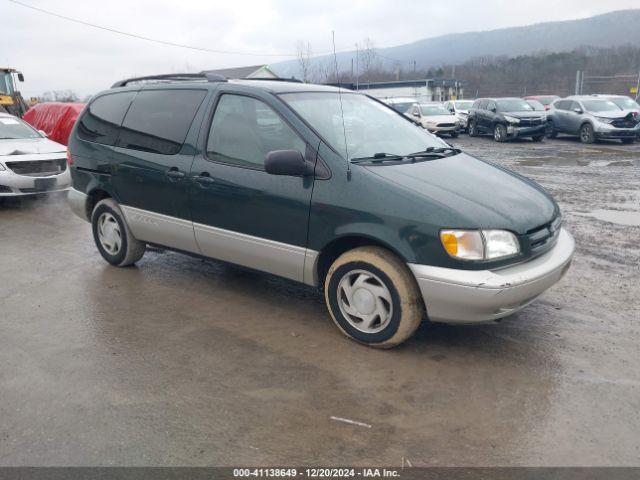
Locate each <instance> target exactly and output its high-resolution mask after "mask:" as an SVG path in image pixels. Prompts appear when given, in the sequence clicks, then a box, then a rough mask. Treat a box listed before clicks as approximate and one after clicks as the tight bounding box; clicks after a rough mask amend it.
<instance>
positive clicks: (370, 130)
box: [68, 75, 574, 347]
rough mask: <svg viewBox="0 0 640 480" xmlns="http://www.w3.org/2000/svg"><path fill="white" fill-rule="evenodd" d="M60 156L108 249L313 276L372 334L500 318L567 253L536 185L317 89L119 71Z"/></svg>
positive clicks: (379, 111) (132, 256) (534, 293)
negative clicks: (154, 250) (147, 77)
mask: <svg viewBox="0 0 640 480" xmlns="http://www.w3.org/2000/svg"><path fill="white" fill-rule="evenodd" d="M68 157H69V162H70V164H71V165H70V170H71V175H72V179H73V189H72V190H71V192H70V194H69V202H70V205H71V208H72V209H73V211H74V212H75V213H76V214H78V215H79V216H80V217H82V218H83V219H85V220H87V221H88V222H90V223H91V225H92V229H93V236H94V239H95V243H96V246H97V249H98V251H99V252H100V254H101V255H102V257H104V259H105V260H106V261H107V262H109V263H110V264H112V265H116V266H119V267H124V266H127V265H131V264H133V263H135V262H137V261H138V260H140V259H141V258H142V256H143V254H144V252H145V248H146V247H147V246H148V245H153V246H161V247H163V248H168V249H172V250H175V251H178V252H184V253H188V254H192V255H196V256H199V257H205V258H214V259H218V260H222V261H225V262H231V263H234V264H238V265H242V266H245V267H250V268H252V269H256V270H261V271H264V272H268V273H271V274H275V275H279V276H281V277H285V278H288V279H291V280H295V281H298V282H303V283H306V284H308V285H313V286H317V287H319V288H320V289H322V291H323V292H324V298H325V301H326V305H327V309H328V310H329V314H330V315H331V318H332V319H333V321H334V322H335V323H336V325H337V326H338V328H339V329H340V330H341V331H342V332H343V333H344V334H345V335H347V336H349V337H351V338H352V339H354V340H356V341H358V342H361V343H364V344H367V345H371V346H376V347H391V346H394V345H397V344H399V343H401V342H403V341H404V340H406V339H407V338H409V337H410V336H411V335H412V334H413V333H414V331H415V330H416V328H417V327H418V325H419V324H420V322H421V321H422V320H423V319H429V320H431V321H434V322H447V323H476V322H490V321H495V320H498V319H501V318H503V317H506V316H508V315H510V314H512V313H514V312H516V311H518V310H520V309H522V308H523V307H525V306H526V305H527V304H529V303H530V302H532V301H533V300H534V299H535V298H537V297H538V296H539V295H540V294H542V293H543V292H544V291H545V290H547V289H548V288H549V287H551V286H552V285H554V284H555V283H556V282H558V281H559V280H560V279H561V278H562V276H563V275H564V274H565V272H566V271H567V269H568V267H569V264H570V262H571V258H572V255H573V250H574V241H573V238H572V237H571V235H570V234H569V233H568V232H567V231H566V230H565V229H563V228H562V227H561V223H562V220H561V216H560V211H559V209H558V205H557V204H556V202H555V201H554V200H553V198H551V196H550V195H549V194H548V193H547V192H545V190H544V189H543V188H542V187H540V186H539V185H537V184H536V183H534V182H533V181H531V180H528V179H526V178H524V177H521V176H520V175H518V174H516V173H514V172H511V171H509V170H507V169H505V168H502V167H500V166H496V165H493V164H491V163H488V162H486V161H482V160H478V159H476V158H473V157H471V156H469V155H467V154H465V153H463V152H461V151H460V150H458V149H455V148H452V147H451V146H449V145H448V144H447V143H445V142H444V141H443V140H441V139H438V138H437V137H435V136H434V135H432V134H430V133H428V132H427V131H425V130H424V129H423V128H420V127H419V126H417V125H416V124H414V123H413V122H412V121H410V120H409V119H407V118H405V117H404V116H403V115H402V114H400V113H398V112H396V111H394V110H393V109H392V108H390V107H388V106H387V105H385V104H383V103H382V102H379V101H377V100H375V99H372V98H370V97H368V96H365V95H362V94H359V93H355V92H351V91H348V90H344V89H343V90H339V89H338V88H334V87H329V86H320V85H309V84H302V83H294V82H285V81H263V80H231V81H227V80H225V79H222V78H220V77H216V76H211V75H209V76H197V75H190V76H175V75H174V76H163V77H155V83H151V82H149V81H141V79H131V80H124V81H121V82H118V83H116V84H115V85H114V87H113V88H112V89H110V90H108V91H105V92H102V93H100V94H98V95H96V96H95V97H94V98H93V99H92V100H91V102H90V103H89V104H88V106H87V107H86V108H85V110H84V112H83V114H82V115H81V116H80V117H79V119H78V122H77V123H76V125H75V127H74V130H73V132H72V134H71V138H70V142H69V152H68Z"/></svg>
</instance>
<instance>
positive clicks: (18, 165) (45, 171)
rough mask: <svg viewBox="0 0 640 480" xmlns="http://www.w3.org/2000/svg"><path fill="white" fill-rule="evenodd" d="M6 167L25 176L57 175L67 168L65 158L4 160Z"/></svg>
mask: <svg viewBox="0 0 640 480" xmlns="http://www.w3.org/2000/svg"><path fill="white" fill-rule="evenodd" d="M6 165H7V168H9V169H10V170H12V171H13V172H14V173H16V174H18V175H25V176H27V177H49V176H51V175H59V174H60V173H62V172H64V171H65V170H66V169H67V160H66V159H65V158H57V159H55V160H33V161H27V162H6Z"/></svg>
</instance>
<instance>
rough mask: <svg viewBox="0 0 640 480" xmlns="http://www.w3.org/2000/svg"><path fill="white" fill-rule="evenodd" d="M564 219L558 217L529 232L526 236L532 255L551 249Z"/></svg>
mask: <svg viewBox="0 0 640 480" xmlns="http://www.w3.org/2000/svg"><path fill="white" fill-rule="evenodd" d="M561 225H562V217H560V215H558V216H556V217H555V218H554V219H553V220H552V221H551V222H549V223H545V224H544V225H541V226H539V227H536V228H533V229H531V230H529V231H528V232H527V234H526V236H527V239H528V241H529V249H530V250H531V253H533V254H538V253H542V252H543V251H545V250H547V249H548V248H551V247H552V246H553V244H554V243H555V240H556V239H557V238H558V234H559V233H560V226H561Z"/></svg>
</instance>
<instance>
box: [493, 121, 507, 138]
mask: <svg viewBox="0 0 640 480" xmlns="http://www.w3.org/2000/svg"><path fill="white" fill-rule="evenodd" d="M493 139H494V140H495V141H496V142H504V141H505V140H506V139H507V127H505V126H504V125H503V124H501V123H496V125H495V127H493Z"/></svg>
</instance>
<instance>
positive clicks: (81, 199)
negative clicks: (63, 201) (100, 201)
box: [67, 188, 90, 222]
mask: <svg viewBox="0 0 640 480" xmlns="http://www.w3.org/2000/svg"><path fill="white" fill-rule="evenodd" d="M88 198H89V197H88V196H87V195H85V194H84V193H82V192H80V191H78V190H76V189H75V188H71V189H70V190H69V193H68V194H67V202H68V203H69V207H71V211H72V212H73V213H75V214H76V215H77V216H79V217H80V218H81V219H83V220H84V221H86V222H89V221H90V220H89V215H88V212H87V200H88Z"/></svg>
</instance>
